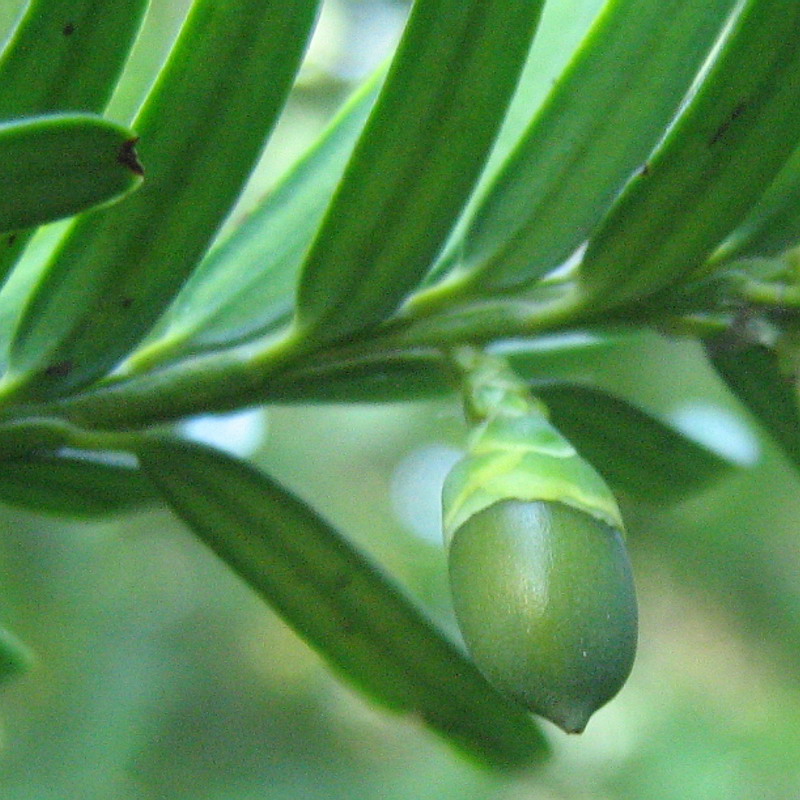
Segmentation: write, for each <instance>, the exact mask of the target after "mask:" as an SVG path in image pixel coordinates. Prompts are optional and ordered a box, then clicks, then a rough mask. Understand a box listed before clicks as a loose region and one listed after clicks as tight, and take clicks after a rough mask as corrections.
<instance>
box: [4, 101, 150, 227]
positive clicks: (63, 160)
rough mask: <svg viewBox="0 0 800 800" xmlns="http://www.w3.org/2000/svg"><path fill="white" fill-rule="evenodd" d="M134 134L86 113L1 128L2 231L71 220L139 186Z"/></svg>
mask: <svg viewBox="0 0 800 800" xmlns="http://www.w3.org/2000/svg"><path fill="white" fill-rule="evenodd" d="M135 143H136V139H135V137H134V136H133V134H132V133H131V132H130V131H129V130H126V129H125V128H122V127H120V126H119V125H114V124H112V123H110V122H106V121H105V120H102V119H100V118H99V117H94V116H91V115H89V114H75V115H62V114H54V115H49V116H44V117H34V118H31V119H21V120H17V121H15V122H6V123H2V124H0V186H5V187H7V190H6V191H4V192H2V194H0V231H13V230H16V229H18V228H24V227H27V226H30V225H38V224H39V223H41V222H49V221H51V220H55V219H59V218H60V217H66V216H70V215H71V214H76V213H78V212H79V211H83V210H84V209H87V208H89V207H91V206H94V205H97V204H99V203H105V202H108V201H109V200H113V199H116V198H118V197H120V196H121V195H123V194H125V193H126V192H129V191H130V190H131V189H133V188H135V187H136V186H138V185H139V184H140V183H141V175H142V167H141V165H140V164H139V162H138V160H137V158H136V153H135V150H134V144H135Z"/></svg>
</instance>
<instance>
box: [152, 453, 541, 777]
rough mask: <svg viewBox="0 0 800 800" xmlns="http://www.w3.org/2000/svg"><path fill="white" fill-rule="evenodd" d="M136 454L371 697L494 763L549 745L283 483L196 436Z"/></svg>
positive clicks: (244, 572) (196, 527)
mask: <svg viewBox="0 0 800 800" xmlns="http://www.w3.org/2000/svg"><path fill="white" fill-rule="evenodd" d="M137 454H138V456H139V459H140V462H141V464H142V468H143V469H144V470H145V472H146V473H147V474H148V475H149V476H150V477H151V478H152V480H153V481H154V483H155V484H156V485H157V486H158V487H159V489H160V490H161V491H162V492H163V494H164V497H165V499H166V500H167V501H168V502H169V503H170V504H171V505H172V506H173V508H174V509H175V511H176V512H177V513H178V515H179V516H181V517H182V518H183V519H184V521H185V522H186V523H187V524H188V525H189V526H190V527H191V528H192V530H193V531H194V532H195V533H196V534H197V535H198V536H199V537H200V538H201V539H202V540H203V541H204V542H205V543H206V544H207V545H208V546H209V547H210V548H212V549H213V550H214V551H215V552H216V553H217V554H218V555H219V556H220V557H221V558H222V559H223V560H224V561H226V562H227V563H228V564H229V565H230V566H231V567H232V568H233V569H234V570H236V572H238V573H239V574H240V575H241V576H242V577H243V578H244V579H245V580H247V581H248V582H249V583H250V584H251V585H252V586H253V587H254V588H255V589H256V590H257V591H258V592H259V593H261V594H262V595H263V596H264V597H265V598H266V599H267V600H268V601H269V602H270V603H271V604H272V605H274V606H275V607H276V608H277V609H278V610H279V611H280V612H281V614H282V615H283V616H284V617H285V619H286V620H287V621H288V622H289V623H290V624H291V625H293V627H294V628H295V629H296V630H297V631H298V632H299V633H301V634H302V635H303V636H304V637H305V638H306V639H308V640H309V641H310V642H311V643H312V644H313V645H314V646H315V647H316V648H317V649H318V650H320V652H321V653H322V654H323V655H324V656H325V657H326V658H327V659H328V660H329V661H330V662H331V663H332V664H333V665H334V666H335V667H336V668H337V669H338V670H340V671H341V672H343V673H344V674H345V676H346V677H347V678H348V679H349V680H351V681H353V682H354V683H356V684H357V685H358V686H360V687H361V688H362V689H364V690H365V691H366V692H368V693H369V694H370V695H371V696H372V697H374V698H375V699H376V700H378V701H379V702H381V703H383V704H384V705H387V706H388V707H389V708H392V709H395V710H402V711H405V712H411V713H415V714H416V715H418V716H419V718H420V719H423V720H425V721H426V722H427V723H428V724H429V725H430V726H431V727H432V728H433V729H434V730H436V731H438V732H439V733H441V734H443V735H444V736H445V737H447V738H448V739H449V740H450V741H452V742H453V743H455V744H457V745H458V746H459V747H461V748H463V749H464V750H465V751H466V752H468V753H470V754H471V755H472V756H473V757H476V758H478V759H480V760H481V761H483V762H485V763H488V764H490V765H492V766H494V767H500V768H509V767H519V766H522V765H524V764H526V763H528V762H530V761H531V760H533V759H536V758H538V757H540V756H541V755H542V754H543V753H544V752H545V749H546V746H545V743H544V740H543V739H542V737H541V735H540V734H539V732H538V730H537V728H536V726H535V725H534V723H533V721H532V720H531V719H530V717H529V716H528V715H527V714H526V713H524V712H523V710H522V709H521V708H520V707H518V706H516V705H515V704H513V703H511V702H509V701H507V700H505V699H503V698H502V697H501V696H500V695H498V694H497V693H496V692H495V691H494V690H493V689H492V688H491V687H490V686H489V685H488V683H486V681H485V680H484V678H483V677H481V675H480V673H478V671H477V669H476V668H475V667H474V666H473V665H472V664H471V662H470V661H468V660H467V659H466V657H465V656H464V655H462V653H461V652H460V651H459V650H458V649H456V648H455V647H454V646H453V645H452V644H451V643H450V642H449V641H448V640H447V639H446V638H444V637H443V636H442V634H441V633H440V632H439V631H437V630H436V629H435V628H434V627H433V626H432V624H431V623H430V622H429V621H428V620H427V619H426V618H425V617H424V615H422V614H421V613H420V612H419V611H418V610H417V609H416V608H415V607H414V606H413V605H412V604H411V603H410V602H409V601H408V600H407V599H406V598H405V597H404V596H403V594H402V593H401V592H400V591H399V589H397V588H396V587H395V586H394V585H393V584H392V582H390V581H389V580H388V579H387V578H386V577H385V576H384V575H383V574H381V572H380V571H379V570H378V569H377V568H376V567H375V566H373V565H372V564H370V563H369V562H368V561H367V560H366V559H365V557H364V556H363V555H361V554H360V553H359V552H358V551H356V550H355V549H354V548H353V547H352V545H350V544H349V543H348V542H347V541H346V540H345V539H343V538H342V537H341V536H340V535H339V534H338V533H337V532H336V531H335V530H334V529H333V528H332V527H331V526H330V525H328V524H327V523H326V522H325V521H323V520H322V519H321V518H320V517H319V516H317V514H315V513H314V512H313V511H312V510H311V509H309V508H308V507H307V506H306V505H304V504H303V503H302V502H300V501H299V500H298V499H296V498H295V497H293V496H292V495H291V494H289V493H288V492H287V491H286V490H285V489H283V488H281V487H280V486H278V485H277V484H276V483H274V482H273V481H271V480H269V479H268V478H267V477H265V476H264V475H262V474H260V473H259V472H257V471H256V470H255V469H253V468H252V467H249V466H248V465H246V464H244V463H242V462H239V461H237V460H235V459H233V458H231V457H229V456H226V455H223V454H222V453H219V452H216V451H213V450H210V449H209V448H207V447H204V446H201V445H194V444H188V443H183V442H178V441H170V440H165V439H146V440H143V441H142V444H141V446H140V447H138V448H137Z"/></svg>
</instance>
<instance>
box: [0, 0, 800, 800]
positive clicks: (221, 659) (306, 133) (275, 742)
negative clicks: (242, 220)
mask: <svg viewBox="0 0 800 800" xmlns="http://www.w3.org/2000/svg"><path fill="white" fill-rule="evenodd" d="M14 5H15V3H13V2H6V3H4V4H3V5H2V6H1V7H0V24H3V23H5V22H7V21H8V20H9V19H11V18H13V16H14V12H15V8H14ZM17 5H21V4H19V3H17ZM589 5H590V4H588V3H583V4H582V3H578V2H576V3H575V4H574V8H573V13H586V11H585V9H586V8H588V7H589ZM581 9H584V10H583V12H581ZM402 12H403V7H402V5H392V4H388V3H382V4H373V3H370V2H367V0H364V2H356V0H352V2H350V3H344V2H339V3H333V2H330V3H329V4H328V6H327V9H326V16H325V17H324V18H323V24H322V26H321V30H322V34H321V35H320V36H319V37H318V40H317V42H316V45H315V47H314V48H312V51H311V53H310V55H309V63H308V65H307V70H306V72H305V73H304V78H303V80H302V82H301V84H300V86H299V88H298V90H297V91H296V93H295V97H294V100H293V101H292V103H291V104H290V106H289V108H288V110H287V113H286V115H285V117H284V119H283V121H282V123H281V128H280V129H279V132H278V134H277V135H276V136H275V137H274V139H273V141H272V142H271V143H270V146H269V148H268V150H267V152H266V154H265V156H264V159H263V162H262V168H261V170H260V172H259V174H258V176H257V178H256V181H255V182H254V183H253V184H252V185H251V187H250V188H249V189H248V191H247V193H246V194H245V196H244V197H243V199H242V209H246V208H247V207H248V204H252V202H253V200H254V199H255V198H257V197H258V196H260V195H261V194H262V193H263V191H264V190H265V188H266V187H268V186H269V185H270V184H271V183H272V182H273V181H274V179H275V177H276V176H277V175H278V174H279V173H280V171H281V169H282V168H284V167H285V166H287V165H288V164H289V163H291V160H292V159H293V157H294V156H295V155H296V154H297V153H298V152H300V151H301V150H302V147H303V146H304V145H305V144H306V143H308V142H309V141H311V139H312V138H313V134H314V133H315V132H316V131H317V130H318V129H319V127H320V126H321V124H322V122H323V121H324V120H325V119H326V118H327V117H328V116H329V115H330V113H331V112H332V110H333V109H334V108H335V107H336V105H337V103H338V102H339V100H341V98H342V97H343V96H344V95H345V93H346V89H347V82H348V79H350V78H355V77H357V76H355V75H347V74H337V68H338V67H341V66H342V64H343V62H344V61H345V60H346V55H347V54H348V53H350V56H351V59H352V50H353V49H354V48H358V47H365V46H368V45H369V44H370V43H371V42H373V43H375V41H376V40H380V39H382V36H375V33H376V31H375V29H374V27H373V28H372V29H371V28H370V26H369V24H368V23H369V22H370V21H374V20H375V19H379V20H383V22H382V23H379V25H383V26H387V25H388V21H389V20H391V19H394V20H395V21H396V23H397V24H398V25H399V23H400V22H401V20H402ZM180 14H181V7H180V5H179V4H177V3H170V2H166V0H160V2H155V3H154V4H153V9H152V11H151V15H150V19H149V22H148V28H147V29H146V30H145V33H144V34H143V36H142V39H141V41H140V44H139V46H138V48H137V51H136V53H135V56H134V62H133V65H132V67H131V70H130V71H129V73H128V75H127V77H126V80H125V83H124V85H123V89H122V91H120V92H119V93H118V95H117V96H116V98H115V100H114V101H113V104H112V106H111V110H110V112H109V114H108V116H109V117H110V118H111V119H117V118H118V119H119V120H120V121H127V119H128V118H129V116H130V111H131V109H133V108H134V107H135V106H136V103H137V102H138V99H139V98H140V96H141V94H142V92H143V91H144V88H145V87H146V84H147V79H148V76H149V75H150V74H152V71H153V69H155V67H156V66H157V64H158V63H159V60H160V58H161V57H162V55H163V53H164V52H165V49H166V47H167V45H168V42H169V35H170V33H171V32H173V31H174V30H175V27H176V25H177V23H178V21H179V19H180ZM376 14H380V16H375V15H376ZM587 18H588V17H587ZM359 20H360V21H361V23H360V24H358V21H359ZM370 31H372V33H370ZM385 32H386V28H385V27H384V29H383V30H381V31H380V33H381V34H383V33H385ZM390 41H391V36H389V37H388V39H387V40H386V41H385V42H384V43H383V44H380V43H377V44H376V45H375V46H376V47H378V48H379V49H380V47H385V46H386V45H387V44H388V43H389V42H390ZM378 58H379V53H367V54H366V55H365V59H366V60H367V61H368V62H370V63H376V62H377V60H378ZM362 69H363V67H362ZM623 355H624V357H623ZM585 369H586V371H587V374H591V375H592V376H593V377H594V378H595V379H596V380H597V382H598V383H599V384H601V385H607V386H608V387H609V388H613V389H614V391H616V392H618V393H619V392H624V393H625V395H626V396H627V397H630V398H631V399H633V400H636V401H638V402H639V403H640V404H641V405H642V406H643V407H645V408H647V409H649V410H651V411H653V412H656V413H660V414H663V415H665V416H667V417H669V416H670V415H673V414H676V413H678V412H680V411H682V410H685V408H686V407H687V405H688V404H691V403H692V402H694V403H695V404H697V405H698V406H702V407H709V406H711V407H713V408H714V409H716V410H717V414H718V415H719V414H722V415H723V417H724V418H727V419H731V420H733V422H732V423H730V424H729V427H730V425H733V428H734V433H735V430H737V429H738V428H737V423H738V427H739V428H741V427H743V426H744V425H747V424H750V421H749V420H748V417H747V414H746V412H745V411H744V410H743V409H742V407H741V406H739V405H738V404H737V403H736V402H735V401H734V400H732V399H731V397H730V395H729V394H728V393H727V392H726V390H725V389H724V388H723V387H722V386H721V384H720V382H719V380H718V379H717V378H716V377H714V376H713V375H712V374H711V373H710V371H709V370H708V368H707V367H706V366H705V363H704V361H703V360H702V358H701V354H700V353H699V351H697V350H696V349H695V348H694V347H693V346H690V345H687V344H685V343H681V342H678V341H669V340H667V339H664V338H660V337H657V336H655V335H652V336H645V337H642V338H641V340H639V341H637V342H635V343H634V344H631V345H627V346H626V348H625V352H624V354H616V355H615V354H614V353H612V354H611V355H610V356H609V357H604V358H603V359H600V358H597V359H595V360H592V359H590V360H589V361H588V363H587V364H586V366H585ZM462 438H463V424H462V422H461V418H460V411H459V409H458V407H457V405H456V403H455V400H452V401H437V402H428V403H418V404H405V405H390V406H380V407H378V406H376V407H354V408H348V407H345V406H330V407H292V408H281V407H277V408H275V409H272V410H271V411H270V412H269V421H268V435H267V437H266V439H265V440H264V441H263V442H262V443H261V445H260V447H259V450H258V452H257V453H256V454H255V456H254V461H256V463H258V464H260V465H263V466H264V467H265V468H268V469H269V472H270V474H272V475H274V476H275V477H277V478H278V479H279V480H281V481H283V482H284V483H285V484H286V485H287V486H288V487H289V488H292V489H294V490H296V491H297V493H298V494H299V495H300V496H301V497H303V499H305V500H308V501H310V502H311V503H312V504H313V505H314V507H316V508H319V509H320V510H321V511H322V512H323V513H324V514H325V515H326V516H327V517H328V518H330V519H331V520H332V521H333V522H334V523H336V524H337V525H338V526H340V527H341V528H342V529H344V530H347V531H348V532H349V533H350V534H351V535H352V536H353V538H354V539H356V540H357V541H358V543H359V544H361V545H362V546H363V547H364V549H366V550H367V551H368V552H370V553H373V554H374V555H375V556H376V557H377V558H378V560H379V561H381V562H382V563H384V564H385V565H386V566H387V568H388V569H389V570H391V571H392V572H393V573H394V574H395V575H396V576H397V577H398V578H399V579H400V580H401V581H402V582H404V584H405V585H406V587H407V588H408V589H409V591H410V592H411V593H412V594H413V595H415V596H416V597H418V598H419V599H420V600H421V602H422V603H423V604H424V605H426V606H427V607H428V608H429V609H431V611H432V613H434V614H435V615H436V616H437V617H438V619H439V621H440V622H441V623H442V624H443V625H444V626H446V627H449V628H452V621H451V620H452V616H451V609H450V607H449V600H448V596H447V586H446V583H445V571H446V570H445V562H444V555H443V553H442V550H441V547H440V545H439V544H438V542H436V541H434V540H426V539H422V538H420V537H419V536H416V535H414V533H413V532H412V531H411V530H410V529H409V527H408V526H407V524H406V523H404V522H403V519H404V518H405V516H406V515H407V512H408V510H409V509H406V515H404V514H403V513H402V510H401V513H400V514H398V508H397V505H396V503H395V504H394V505H393V502H392V496H391V492H392V486H393V481H396V474H397V469H398V466H399V465H400V464H401V463H402V462H403V460H404V459H405V458H407V457H408V456H409V455H410V454H413V453H414V452H415V451H417V450H418V449H420V448H424V447H429V446H431V445H435V446H437V447H440V448H441V447H446V448H455V447H457V446H459V443H460V442H461V441H462ZM724 439H725V434H724V431H723V433H720V434H718V441H717V445H718V446H720V447H724V446H725V444H726V442H725V441H724ZM758 449H759V453H760V456H759V458H758V461H757V463H756V464H754V465H752V466H748V467H746V468H743V469H742V470H740V471H738V472H736V473H734V474H732V475H731V476H730V477H729V478H727V479H726V480H725V481H724V482H723V483H721V484H719V485H717V486H716V487H714V488H713V489H708V490H706V491H705V492H703V493H702V494H700V495H697V496H694V497H692V498H691V499H690V500H687V501H685V502H684V503H682V504H681V505H679V506H677V507H673V508H671V509H669V510H664V509H661V508H652V507H647V506H644V505H642V504H641V503H637V504H633V503H625V498H623V503H624V505H625V507H624V511H625V514H626V518H627V520H628V527H629V530H630V531H631V532H632V535H631V536H630V537H629V545H630V548H631V552H632V558H633V561H634V566H635V569H636V574H637V584H638V591H639V596H640V603H641V610H642V611H641V613H642V621H641V630H642V635H641V643H640V652H639V656H638V659H637V662H636V666H635V667H634V672H633V675H632V677H631V679H630V681H629V683H628V685H627V686H626V688H625V689H624V690H623V692H622V693H621V694H620V696H619V697H618V698H617V699H616V700H615V701H614V703H612V704H611V705H610V706H608V707H606V708H605V709H603V710H602V711H601V712H599V713H598V714H597V715H596V717H595V718H594V719H593V720H592V722H591V724H590V726H589V728H588V730H587V732H586V733H585V734H583V735H582V736H581V737H579V738H567V737H565V736H564V735H562V734H561V733H560V732H558V731H556V730H555V729H554V728H552V727H549V726H548V727H547V731H548V736H549V738H550V739H551V742H552V744H553V748H554V751H555V757H554V758H553V759H552V760H551V761H550V763H549V764H548V765H547V766H546V767H545V768H544V769H543V770H539V771H537V772H536V773H535V774H533V773H531V774H530V775H525V774H522V775H519V776H518V777H514V778H509V777H496V776H493V775H490V774H488V773H486V772H483V771H481V770H479V769H478V768H476V767H474V766H472V765H471V764H469V763H467V762H466V761H464V760H462V759H461V758H460V757H459V756H458V755H457V754H455V753H454V752H453V751H452V750H451V749H450V748H449V747H448V746H447V745H445V744H444V743H442V742H441V741H439V740H438V739H437V738H436V737H434V736H433V735H432V734H430V733H429V732H427V731H426V730H425V729H424V728H423V727H422V726H421V725H420V724H418V723H417V721H415V720H414V719H401V718H397V717H393V716H391V715H388V714H385V713H383V712H381V711H377V710H375V709H373V708H371V707H370V706H369V705H368V703H367V702H366V701H364V700H363V699H361V698H360V697H358V696H356V695H355V694H354V693H353V692H351V691H350V690H349V689H348V688H346V687H344V686H343V685H342V684H340V683H339V682H337V680H336V678H335V676H333V675H332V674H331V673H330V671H329V670H328V668H327V667H326V666H325V665H324V664H323V663H322V662H321V661H320V660H319V658H318V657H317V656H316V655H314V653H313V652H311V651H310V650H309V649H308V648H307V647H306V646H305V645H304V644H303V643H302V642H300V641H299V640H298V639H297V638H296V637H295V636H294V634H292V633H291V632H290V631H288V630H287V629H286V628H285V627H284V626H283V624H282V623H281V622H280V621H279V620H277V619H276V618H275V617H274V616H273V615H272V614H271V612H270V611H269V610H267V609H265V606H264V605H263V603H262V602H261V601H259V600H258V599H257V598H256V597H255V596H254V595H253V593H252V592H251V591H250V590H249V589H248V588H247V587H246V586H244V584H243V583H242V582H241V581H240V580H239V579H238V578H236V577H235V576H234V575H233V574H232V573H231V572H230V571H229V570H228V569H227V568H226V567H225V566H224V565H222V564H221V563H219V562H218V561H216V560H215V559H214V558H212V557H210V555H209V554H208V552H207V551H206V550H205V549H203V547H202V546H201V545H200V544H199V543H198V541H197V540H196V539H195V538H193V537H192V536H191V534H189V533H187V532H186V531H185V529H183V528H182V527H180V526H179V525H178V524H177V523H176V522H174V521H173V519H172V517H170V516H169V515H168V514H167V512H165V511H164V512H145V513H140V514H138V515H137V516H135V517H134V518H132V519H130V520H126V521H124V522H122V521H107V522H103V523H92V524H84V523H81V524H77V523H75V524H67V523H63V522H60V521H53V520H50V519H48V518H46V517H44V516H40V515H34V514H27V513H13V512H11V511H9V510H7V509H5V508H3V509H2V511H0V515H2V525H3V529H4V536H3V537H2V539H1V540H0V547H2V550H1V551H0V582H2V585H3V587H4V591H3V593H2V602H3V603H4V604H5V607H4V608H2V612H3V613H2V617H3V619H4V621H6V622H8V624H9V625H10V626H11V627H13V628H14V629H15V630H16V631H18V632H19V633H20V635H21V636H23V638H24V639H25V640H26V641H27V642H29V643H30V644H31V645H33V646H34V648H35V649H36V652H37V654H38V664H37V667H36V668H35V669H34V670H33V671H31V672H30V673H29V674H28V675H26V676H24V677H22V678H21V679H19V680H17V681H16V682H13V683H10V684H8V685H7V686H5V687H4V688H3V691H2V693H0V726H1V729H0V735H1V739H0V747H1V748H2V749H0V796H2V797H3V799H4V800H6V799H7V800H28V799H30V800H33V799H34V798H35V800H48V799H49V798H53V800H56V798H58V799H59V800H62V798H66V797H69V798H73V797H74V798H86V800H94V799H95V798H96V799H97V800H101V798H102V800H140V799H141V800H150V799H151V798H152V800H157V799H158V798H166V797H169V798H175V800H183V798H186V800H189V798H192V800H223V798H224V800H251V799H252V800H255V798H270V799H272V798H276V799H278V798H334V799H335V798H362V797H363V798H381V800H383V799H385V800H391V799H392V798H415V800H416V799H419V800H425V798H437V799H438V798H450V797H452V798H465V799H466V800H468V799H469V798H498V799H502V800H516V798H520V799H522V798H531V799H533V798H537V799H538V798H542V799H543V800H550V799H551V798H564V799H565V800H566V798H585V800H601V798H602V799H603V800H605V799H606V798H638V797H642V798H645V797H646V798H653V799H654V800H659V799H660V798H664V800H671V799H672V798H675V799H676V800H677V798H685V797H692V798H693V799H695V800H704V799H705V798H709V799H710V798H718V797H726V798H730V799H731V800H737V799H738V798H742V799H743V800H744V798H748V799H749V798H753V797H759V798H765V800H768V799H770V798H776V799H777V798H789V797H795V796H797V794H798V792H800V766H798V764H800V762H798V758H797V755H798V753H799V752H800V730H798V728H797V725H796V720H797V718H798V714H800V680H798V669H797V657H796V654H797V651H798V645H800V577H798V576H800V569H798V566H800V545H798V539H797V523H796V520H797V519H798V515H800V500H798V496H797V495H798V493H797V479H796V477H795V476H794V474H793V473H792V472H791V471H790V470H789V468H788V465H787V463H786V462H785V461H784V459H783V456H781V455H780V454H778V453H777V451H776V450H775V449H774V447H773V446H772V445H771V444H770V443H769V442H768V441H767V440H766V439H763V438H762V439H760V440H759V441H758ZM309 465H312V468H311V469H309ZM435 489H436V486H432V488H431V496H435V495H436V492H435ZM414 505H418V506H419V508H418V509H415V508H411V511H414V510H424V509H425V497H424V495H420V497H419V498H418V502H417V503H412V506H414ZM430 513H432V514H434V515H435V513H436V512H435V509H434V510H432V511H431V512H430ZM435 522H436V520H435V519H434V520H433V521H432V522H431V524H432V525H434V526H435Z"/></svg>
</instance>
